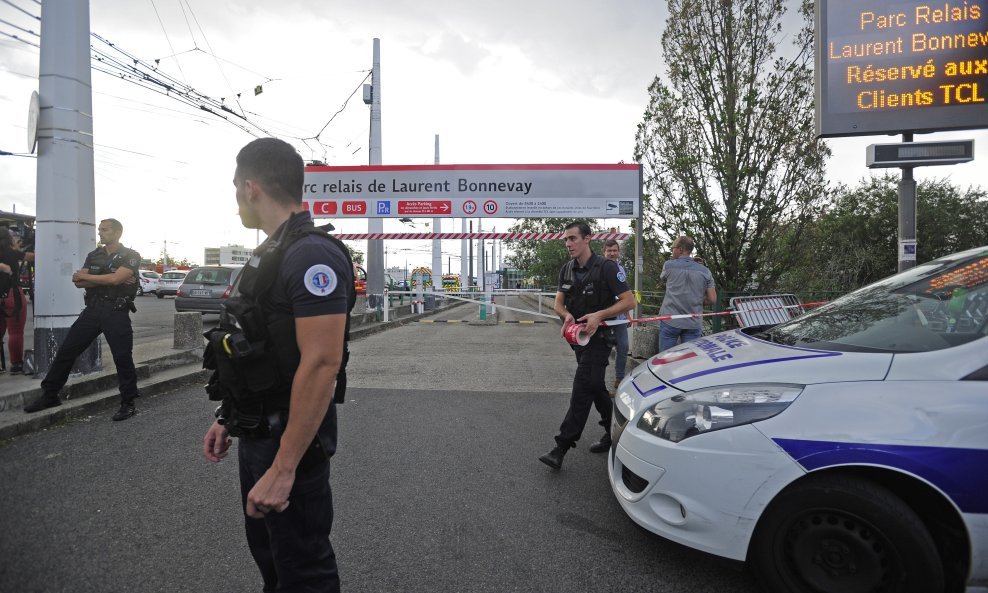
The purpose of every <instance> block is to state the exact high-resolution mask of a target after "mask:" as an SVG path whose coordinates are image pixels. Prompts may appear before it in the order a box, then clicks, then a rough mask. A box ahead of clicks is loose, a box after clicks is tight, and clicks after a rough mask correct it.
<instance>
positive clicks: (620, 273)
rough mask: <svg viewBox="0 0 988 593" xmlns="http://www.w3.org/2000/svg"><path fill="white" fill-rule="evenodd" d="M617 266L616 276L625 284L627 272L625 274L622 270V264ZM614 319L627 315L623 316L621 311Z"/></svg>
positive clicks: (623, 317) (625, 317)
mask: <svg viewBox="0 0 988 593" xmlns="http://www.w3.org/2000/svg"><path fill="white" fill-rule="evenodd" d="M617 267H618V278H620V279H621V280H622V281H623V282H624V283H625V284H627V283H628V274H627V272H625V271H624V266H622V265H621V264H618V265H617ZM615 319H627V316H625V314H624V313H621V314H620V315H618V316H617V317H616V318H615ZM623 327H627V326H623Z"/></svg>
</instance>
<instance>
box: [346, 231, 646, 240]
mask: <svg viewBox="0 0 988 593" xmlns="http://www.w3.org/2000/svg"><path fill="white" fill-rule="evenodd" d="M565 234H566V233H563V232H553V233H496V232H490V233H485V232H481V231H478V232H476V233H474V232H469V233H435V232H431V233H337V234H335V235H333V236H334V237H336V238H337V239H340V240H341V241H382V240H392V239H412V240H430V239H431V240H436V239H439V240H443V239H446V240H453V239H460V240H463V239H484V240H490V239H497V240H501V241H555V240H559V239H562V238H563V237H564V236H565ZM630 236H631V235H630V234H629V233H593V234H592V235H590V239H591V240H593V241H607V240H608V239H613V240H615V241H625V240H627V239H628V237H630Z"/></svg>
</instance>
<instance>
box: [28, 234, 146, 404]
mask: <svg viewBox="0 0 988 593" xmlns="http://www.w3.org/2000/svg"><path fill="white" fill-rule="evenodd" d="M97 231H98V233H99V239H100V243H102V246H101V247H97V248H96V249H95V250H93V251H91V252H89V255H87V256H86V261H85V262H84V263H83V264H82V269H80V270H79V271H77V272H76V273H74V274H72V283H73V284H75V285H76V288H84V289H86V295H85V301H86V308H84V309H83V310H82V313H80V314H79V318H78V319H76V321H75V323H73V324H72V327H70V328H69V333H68V334H66V336H65V339H64V340H63V341H62V344H61V345H60V346H59V347H58V351H57V352H56V354H55V360H53V361H52V363H51V366H50V367H49V368H48V374H47V375H46V376H45V379H44V380H43V381H42V382H41V389H42V390H43V392H42V394H41V395H40V396H38V398H37V399H36V400H35V401H33V402H32V403H30V404H28V405H26V406H24V411H25V412H29V413H30V412H37V411H39V410H44V409H45V408H51V407H54V406H58V405H61V402H60V401H59V399H58V392H59V391H60V390H61V389H62V387H64V386H65V382H66V381H67V380H68V378H69V373H70V372H71V371H72V365H73V364H75V359H76V358H78V356H79V355H80V354H82V353H83V352H84V351H85V350H86V348H89V345H90V344H92V343H93V340H95V339H96V338H97V337H98V336H99V335H100V334H103V336H104V337H105V338H106V342H107V344H109V345H110V352H112V353H113V363H114V364H115V365H116V366H117V381H118V382H119V384H120V409H119V410H117V413H116V414H114V415H113V419H114V420H126V419H127V418H130V417H131V416H133V415H134V411H135V408H134V400H135V399H136V398H137V397H138V396H139V395H140V394H139V393H138V391H137V372H136V371H135V370H134V356H133V351H134V331H133V329H132V328H131V326H130V313H131V312H132V311H137V307H135V306H134V296H135V295H136V294H137V270H138V269H139V267H140V264H141V256H140V254H139V253H137V252H136V251H134V250H133V249H128V248H126V247H124V246H123V245H121V244H120V237H121V235H123V225H122V224H120V221H119V220H117V219H115V218H107V219H105V220H101V221H100V223H99V227H98V229H97Z"/></svg>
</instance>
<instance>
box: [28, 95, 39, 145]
mask: <svg viewBox="0 0 988 593" xmlns="http://www.w3.org/2000/svg"><path fill="white" fill-rule="evenodd" d="M40 113H41V97H39V96H38V91H31V102H30V104H29V105H28V106H27V152H28V154H34V148H35V147H36V146H37V145H38V115H39V114H40Z"/></svg>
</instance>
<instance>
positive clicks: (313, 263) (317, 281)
mask: <svg viewBox="0 0 988 593" xmlns="http://www.w3.org/2000/svg"><path fill="white" fill-rule="evenodd" d="M311 221H312V218H311V217H310V215H309V213H308V212H301V213H298V214H293V215H292V217H291V218H289V219H288V220H287V221H286V222H285V223H284V225H282V227H281V229H279V230H278V231H276V232H275V233H274V235H273V236H274V237H280V236H284V235H285V234H286V233H288V232H290V231H292V230H293V229H295V228H298V227H300V226H303V225H306V224H307V223H310V222H311ZM348 290H353V269H352V268H351V267H350V266H349V265H348V264H347V260H346V256H345V255H344V254H343V253H342V252H341V251H340V250H339V248H338V247H337V246H336V245H334V244H333V243H330V242H329V241H327V240H326V239H324V238H321V237H318V236H316V235H305V236H303V237H301V238H299V239H298V240H296V241H295V242H294V243H292V244H291V245H289V247H288V249H287V250H286V251H285V255H284V258H283V259H282V264H281V268H280V269H279V271H278V282H276V283H275V286H274V287H273V288H272V290H271V293H270V298H271V304H272V305H273V307H274V308H275V309H276V310H277V311H278V313H282V314H288V315H291V316H292V317H315V316H317V315H346V314H347V313H348V311H347V294H348Z"/></svg>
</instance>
